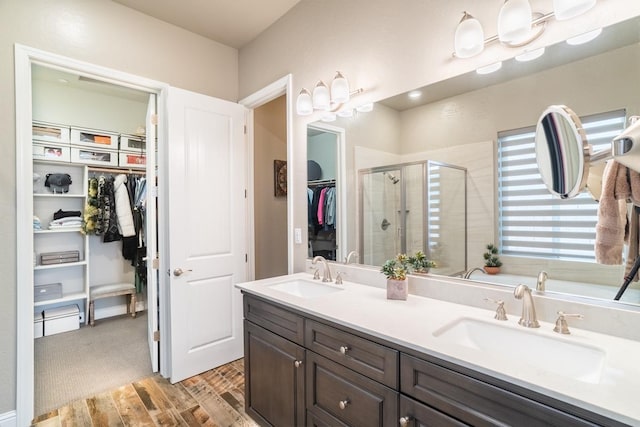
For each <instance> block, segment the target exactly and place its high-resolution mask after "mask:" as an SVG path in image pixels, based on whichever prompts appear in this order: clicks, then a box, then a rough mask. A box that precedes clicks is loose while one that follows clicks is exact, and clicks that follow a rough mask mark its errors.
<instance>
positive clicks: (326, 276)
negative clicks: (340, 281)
mask: <svg viewBox="0 0 640 427" xmlns="http://www.w3.org/2000/svg"><path fill="white" fill-rule="evenodd" d="M318 261H322V264H323V267H322V281H323V282H330V281H331V280H333V279H332V278H331V270H330V269H329V263H328V262H327V260H326V259H324V257H323V256H320V255H318V256H316V257H314V258H313V261H311V264H315V263H317V262H318Z"/></svg>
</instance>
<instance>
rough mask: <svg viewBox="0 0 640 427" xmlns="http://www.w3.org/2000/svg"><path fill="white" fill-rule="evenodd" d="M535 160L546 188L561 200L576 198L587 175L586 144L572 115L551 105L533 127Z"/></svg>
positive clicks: (561, 108)
mask: <svg viewBox="0 0 640 427" xmlns="http://www.w3.org/2000/svg"><path fill="white" fill-rule="evenodd" d="M536 161H537V162H538V169H539V170H540V175H541V176H542V180H543V181H544V183H545V185H546V186H547V189H548V190H549V191H550V192H551V194H553V195H556V196H558V197H560V198H561V199H570V198H573V197H575V196H576V195H578V193H580V192H581V191H582V190H583V189H584V186H585V184H586V183H587V176H588V174H589V162H590V153H589V144H588V143H587V136H586V135H585V133H584V129H582V124H581V123H580V119H578V116H577V115H576V113H574V112H573V110H571V109H570V108H568V107H566V106H564V105H552V106H550V107H548V108H547V109H546V110H545V111H544V112H543V113H542V115H541V116H540V120H539V121H538V126H537V128H536Z"/></svg>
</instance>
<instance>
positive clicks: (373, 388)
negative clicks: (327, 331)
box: [306, 351, 398, 427]
mask: <svg viewBox="0 0 640 427" xmlns="http://www.w3.org/2000/svg"><path fill="white" fill-rule="evenodd" d="M306 373H307V410H309V411H311V412H312V413H315V414H322V415H325V417H323V418H325V419H326V418H327V417H326V416H327V415H328V416H331V417H335V418H336V419H337V420H338V421H339V422H340V423H343V424H345V425H349V426H368V427H374V426H392V425H397V415H398V393H396V392H395V391H394V390H392V389H390V388H388V387H386V386H384V385H382V384H380V383H378V382H376V381H373V380H371V379H369V378H366V377H364V376H363V375H360V374H358V373H356V372H354V371H352V370H350V369H347V368H345V367H344V366H342V365H339V364H337V363H335V362H332V361H330V360H329V359H326V358H324V357H322V356H319V355H317V354H315V353H313V352H310V351H308V352H307V372H306ZM341 402H342V405H343V407H341ZM322 415H321V416H322ZM329 424H330V425H336V424H339V423H329Z"/></svg>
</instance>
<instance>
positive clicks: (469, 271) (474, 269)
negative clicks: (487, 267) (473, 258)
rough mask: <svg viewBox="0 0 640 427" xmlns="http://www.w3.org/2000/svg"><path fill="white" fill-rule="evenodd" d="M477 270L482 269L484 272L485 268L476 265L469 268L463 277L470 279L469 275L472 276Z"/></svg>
mask: <svg viewBox="0 0 640 427" xmlns="http://www.w3.org/2000/svg"><path fill="white" fill-rule="evenodd" d="M475 271H482V272H483V273H484V269H482V268H480V267H475V268H472V269H471V270H467V271H465V272H464V274H463V275H462V278H463V279H468V278H469V277H471V275H472V274H473V273H474V272H475Z"/></svg>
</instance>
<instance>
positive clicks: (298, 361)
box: [293, 360, 302, 368]
mask: <svg viewBox="0 0 640 427" xmlns="http://www.w3.org/2000/svg"><path fill="white" fill-rule="evenodd" d="M293 366H295V367H296V368H299V367H300V366H302V360H296V361H295V362H293Z"/></svg>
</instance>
